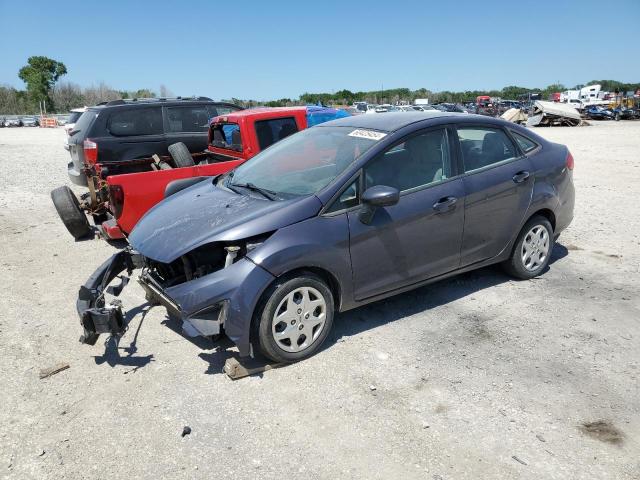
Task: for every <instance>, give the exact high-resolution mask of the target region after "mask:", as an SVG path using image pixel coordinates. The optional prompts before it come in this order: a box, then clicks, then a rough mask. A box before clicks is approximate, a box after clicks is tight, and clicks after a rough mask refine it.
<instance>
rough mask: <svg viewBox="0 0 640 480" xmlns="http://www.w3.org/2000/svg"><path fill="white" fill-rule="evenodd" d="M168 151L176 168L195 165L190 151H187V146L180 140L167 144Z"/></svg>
mask: <svg viewBox="0 0 640 480" xmlns="http://www.w3.org/2000/svg"><path fill="white" fill-rule="evenodd" d="M169 153H170V154H171V158H172V159H173V163H174V165H175V166H176V168H181V167H193V166H194V165H195V162H194V161H193V157H192V156H191V152H189V149H188V148H187V146H186V145H185V144H184V143H182V142H178V143H174V144H173V145H169Z"/></svg>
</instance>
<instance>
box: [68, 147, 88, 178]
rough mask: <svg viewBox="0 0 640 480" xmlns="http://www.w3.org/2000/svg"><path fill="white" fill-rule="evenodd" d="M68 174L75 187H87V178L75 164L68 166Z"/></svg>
mask: <svg viewBox="0 0 640 480" xmlns="http://www.w3.org/2000/svg"><path fill="white" fill-rule="evenodd" d="M67 147H68V145H67ZM67 174H68V175H69V179H70V180H71V182H72V183H73V184H74V185H79V186H80V187H86V186H87V176H86V175H85V174H84V172H83V171H82V170H80V169H78V168H77V167H76V166H75V164H74V163H73V162H69V163H68V164H67Z"/></svg>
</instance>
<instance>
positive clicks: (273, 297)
mask: <svg viewBox="0 0 640 480" xmlns="http://www.w3.org/2000/svg"><path fill="white" fill-rule="evenodd" d="M304 287H310V288H311V289H313V290H315V291H316V292H318V293H319V294H320V295H321V296H322V300H324V302H325V309H324V324H322V325H321V326H320V328H321V330H320V331H317V330H315V331H313V333H312V335H317V336H316V337H315V339H313V340H312V342H311V343H310V344H309V345H308V346H306V347H303V349H302V350H299V351H296V352H291V351H286V350H284V349H283V348H282V347H281V346H280V345H279V342H278V341H277V340H276V339H275V338H274V334H273V331H272V319H273V318H274V315H275V314H276V309H277V308H278V306H279V305H280V302H282V301H283V300H284V299H285V297H287V296H288V295H289V294H290V293H294V292H295V291H296V290H298V289H300V288H304ZM309 295H310V296H309V298H311V296H312V295H314V293H310V294H309ZM318 308H320V307H318ZM333 309H334V304H333V295H332V294H331V290H330V289H329V287H328V286H327V284H326V283H325V282H324V281H323V280H322V279H321V278H320V277H318V276H316V275H314V274H312V273H302V274H300V275H298V276H296V277H288V278H287V277H283V278H281V279H278V280H277V281H276V283H275V284H274V285H272V286H271V288H269V289H268V290H267V292H265V294H264V295H263V297H262V301H261V302H260V304H259V306H258V308H257V309H256V315H255V317H254V329H255V330H254V335H255V337H257V340H258V346H259V348H260V352H261V353H262V354H263V355H264V356H265V357H267V358H270V359H271V360H273V361H274V362H278V363H292V362H297V361H299V360H303V359H305V358H308V357H310V356H312V355H313V354H314V353H316V352H317V351H318V349H319V348H320V347H321V346H322V344H323V343H324V341H325V340H326V338H327V335H329V332H330V331H331V327H332V325H333V315H334V310H333ZM300 310H302V309H300ZM300 310H298V311H300ZM296 313H297V312H296ZM298 315H299V317H298V319H297V320H296V319H293V320H292V321H291V324H289V323H288V322H282V323H284V324H286V325H287V326H289V325H291V326H293V325H296V328H299V329H303V328H304V321H305V318H309V315H306V316H305V312H304V311H303V312H301V313H300V314H298ZM296 322H297V323H296ZM276 327H277V324H276ZM292 330H295V329H292ZM296 333H297V332H296ZM303 335H304V331H303V332H302V333H301V336H300V337H298V339H299V340H300V339H301V338H302V336H303ZM304 342H306V338H305V339H304V340H303V342H302V343H301V344H300V346H302V345H304ZM285 347H286V346H285ZM294 348H299V347H298V346H295V347H294Z"/></svg>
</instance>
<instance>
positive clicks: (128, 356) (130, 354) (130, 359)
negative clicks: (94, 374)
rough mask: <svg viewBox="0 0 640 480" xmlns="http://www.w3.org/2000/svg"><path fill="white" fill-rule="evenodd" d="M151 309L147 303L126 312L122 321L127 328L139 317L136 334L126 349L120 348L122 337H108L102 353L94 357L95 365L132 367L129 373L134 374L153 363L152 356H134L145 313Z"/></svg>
mask: <svg viewBox="0 0 640 480" xmlns="http://www.w3.org/2000/svg"><path fill="white" fill-rule="evenodd" d="M151 307H152V306H151V305H150V304H149V303H143V304H142V305H138V306H137V307H135V308H132V309H131V310H129V311H127V314H126V315H125V319H124V320H125V323H126V324H127V326H128V325H130V324H131V322H132V320H133V319H134V318H135V317H136V316H137V315H140V321H139V322H138V326H137V328H136V333H135V334H134V336H133V339H132V340H131V343H130V344H129V346H127V347H121V346H120V340H121V339H122V337H121V336H119V335H112V336H110V337H109V338H107V341H106V342H105V344H104V353H103V354H102V355H101V356H99V357H94V359H95V362H96V365H102V364H104V363H106V364H107V365H109V366H110V367H112V368H113V367H115V366H116V365H122V366H125V367H133V369H132V370H130V371H133V372H135V371H136V370H138V369H139V368H142V367H144V366H146V365H148V364H149V363H151V362H152V361H153V355H145V356H142V357H137V356H136V353H137V351H138V347H137V343H138V335H139V334H140V328H141V327H142V324H143V322H144V319H145V318H146V316H147V313H149V310H151ZM120 351H122V352H124V353H125V355H121V353H120Z"/></svg>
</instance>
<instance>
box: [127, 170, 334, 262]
mask: <svg viewBox="0 0 640 480" xmlns="http://www.w3.org/2000/svg"><path fill="white" fill-rule="evenodd" d="M321 208H322V203H321V202H320V200H319V199H318V198H317V197H315V196H314V195H310V196H307V197H302V198H298V199H294V200H283V201H270V200H267V199H264V200H263V199H260V198H254V197H251V196H248V195H240V194H237V193H233V192H229V191H227V190H223V189H221V188H218V187H216V186H215V185H213V182H211V181H205V182H200V183H198V184H196V185H194V186H192V187H190V188H187V189H185V190H182V191H181V192H178V193H176V194H174V195H171V196H170V197H169V198H167V199H166V200H164V201H162V202H160V203H159V204H158V205H156V206H155V207H154V208H152V209H151V210H149V212H147V214H146V215H145V216H144V217H142V219H141V220H140V221H139V222H138V223H137V225H136V227H135V228H134V229H133V231H132V232H131V234H130V235H129V243H130V244H131V246H132V247H133V248H134V249H135V250H137V251H138V252H140V253H141V254H142V255H144V256H145V257H148V258H151V259H153V260H156V261H158V262H163V263H169V262H172V261H173V260H175V259H176V258H178V257H180V256H181V255H184V254H185V253H187V252H190V251H191V250H193V249H194V248H197V247H199V246H201V245H204V244H206V243H211V242H231V241H234V240H242V239H245V238H249V237H253V236H256V235H261V234H263V233H267V232H271V231H274V230H277V229H279V228H282V227H286V226H287V225H291V224H293V223H297V222H300V221H302V220H305V219H307V218H309V217H311V216H313V215H316V214H317V213H318V212H319V211H320V209H321Z"/></svg>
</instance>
